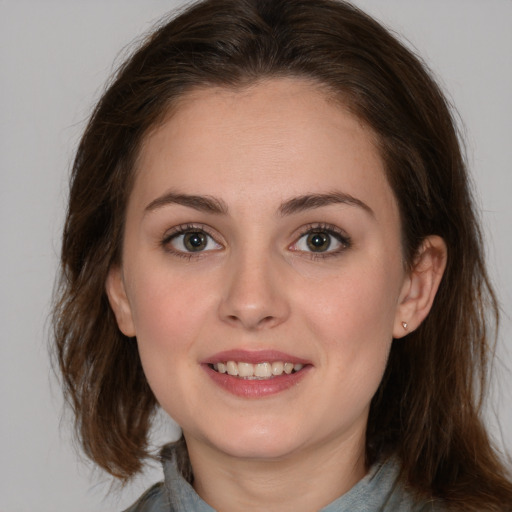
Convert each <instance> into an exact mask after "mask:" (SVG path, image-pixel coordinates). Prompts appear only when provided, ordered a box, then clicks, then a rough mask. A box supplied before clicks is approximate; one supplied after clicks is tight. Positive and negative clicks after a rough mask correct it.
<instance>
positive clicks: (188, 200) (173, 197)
mask: <svg viewBox="0 0 512 512" xmlns="http://www.w3.org/2000/svg"><path fill="white" fill-rule="evenodd" d="M170 204H181V205H183V206H188V207H189V208H193V209H194V210H198V211H201V212H205V213H215V214H219V215H225V214H227V213H228V207H227V205H226V203H224V201H222V200H221V199H217V198H216V197H212V196H195V195H189V194H178V193H176V192H167V193H166V194H164V195H163V196H160V197H157V198H156V199H155V200H153V201H151V203H149V204H148V205H147V206H146V208H145V211H146V212H150V211H154V210H158V209H159V208H162V207H163V206H167V205H170Z"/></svg>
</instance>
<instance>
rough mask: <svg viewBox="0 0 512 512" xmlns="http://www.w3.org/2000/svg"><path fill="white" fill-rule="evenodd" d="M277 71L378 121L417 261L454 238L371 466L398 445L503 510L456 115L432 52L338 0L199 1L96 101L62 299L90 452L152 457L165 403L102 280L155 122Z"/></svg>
mask: <svg viewBox="0 0 512 512" xmlns="http://www.w3.org/2000/svg"><path fill="white" fill-rule="evenodd" d="M280 76H286V77H303V78H309V79H312V80H314V81H316V82H317V83H320V84H322V85H323V86H326V87H327V88H328V90H329V91H331V92H332V93H334V94H335V95H336V96H337V97H339V98H340V99H341V101H342V102H343V103H344V104H345V105H346V106H347V107H348V108H349V109H350V110H351V111H352V112H353V113H354V114H355V115H357V116H358V117H359V118H360V119H361V120H362V121H363V122H364V123H366V124H367V125H368V126H369V127H371V128H372V130H373V131H374V133H375V134H376V138H377V140H378V145H379V149H380V151H381V154H382V157H383V160H384V162H385V165H386V170H387V174H388V179H389V182H390V184H391V186H392V188H393V191H394V193H395V195H396V198H397V201H398V203H399V208H400V211H401V217H402V224H403V244H404V255H405V259H406V261H407V262H408V263H411V262H412V260H413V258H414V255H415V253H416V251H417V249H418V247H419V245H420V244H421V242H422V240H423V239H424V238H425V237H426V236H428V235H432V234H435V235H439V236H441V237H442V238H443V239H444V241H445V242H446V245H447V247H448V263H447V268H446V271H445V275H444V278H443V280H442V282H441V286H440V289H439V292H438V294H437V297H436V300H435V302H434V306H433V308H432V311H431V313H430V314H429V316H428V317H427V319H426V320H425V321H424V322H423V324H422V325H421V326H420V327H419V328H418V329H417V330H416V331H414V332H412V333H410V334H409V335H408V336H407V338H406V339H404V340H400V341H398V340H396V341H394V342H393V346H392V349H391V354H390V358H389V363H388V366H387V369H386V373H385V376H384V379H383V381H382V383H381V385H380V388H379V390H378V392H377V393H376V395H375V397H374V398H373V401H372V404H371V411H370V417H369V423H368V430H367V459H368V463H372V462H374V461H375V460H377V459H378V458H380V457H384V456H387V455H389V454H392V453H394V454H397V455H398V457H399V458H400V460H401V462H402V466H403V471H402V478H403V479H404V481H405V482H407V483H408V484H409V485H410V486H411V487H412V488H413V489H414V490H416V491H417V492H418V493H419V494H422V495H423V496H427V497H432V498H439V499H442V500H445V502H446V503H447V504H448V505H450V506H453V508H455V509H460V510H475V511H476V510H503V506H504V505H508V504H509V503H512V484H511V482H510V477H509V475H508V474H507V473H506V470H505V468H504V466H503V464H502V462H501V461H500V459H499V456H498V455H497V453H496V451H495V450H494V449H493V447H492V446H491V443H490V441H489V437H488V435H487V433H486V430H485V428H484V426H483V424H482V421H481V412H480V406H481V404H482V399H483V396H484V392H485V388H486V380H487V370H488V365H489V362H490V361H489V359H490V358H491V357H492V354H493V346H494V339H495V337H494V333H493V331H492V329H490V332H489V327H488V326H489V325H494V323H497V304H496V300H495V296H494V294H493V291H492V289H491V286H490V284H489V280H488V277H487V273H486V270H485V266H484V261H483V251H482V239H481V233H480V230H479V226H478V222H477V219H476V217H475V211H474V207H473V204H472V198H471V193H470V188H469V185H468V177H467V173H466V168H465V163H464V160H463V156H462V154H461V150H460V145H459V141H458V135H457V132H456V129H455V123H454V121H453V119H452V117H451V114H450V109H449V106H448V105H447V102H446V100H445V99H444V97H443V95H442V93H441V92H440V90H439V88H438V86H437V85H436V84H435V82H434V81H433V80H432V78H431V77H430V75H429V73H428V72H427V71H426V68H425V66H424V65H423V64H422V63H421V62H420V60H419V59H418V58H417V57H416V56H414V55H413V54H412V53H411V52H410V51H409V50H407V49H406V48H405V47H404V46H403V45H402V44H401V43H399V42H398V41H397V40H396V39H395V38H394V37H393V36H391V35H390V33H389V32H388V31H386V30H385V29H384V28H383V27H382V26H380V25H379V24H378V23H377V22H375V21H374V20H373V19H372V18H370V17H368V16H367V15H365V14H364V13H362V12H361V11H360V10H358V9H357V8H355V7H353V6H352V5H350V4H349V3H346V2H342V1H333V0H206V1H203V2H200V3H197V4H195V5H193V6H191V7H189V8H188V9H187V10H185V11H184V12H183V13H182V14H181V15H180V16H179V17H177V18H175V19H173V20H171V21H170V22H166V23H164V24H162V25H161V26H160V27H159V28H158V29H157V30H156V31H155V32H154V33H153V34H152V35H151V36H150V37H149V38H148V39H147V40H146V41H145V42H144V43H143V45H142V46H141V47H140V48H139V49H138V50H137V51H136V52H135V53H134V54H133V55H132V56H131V58H130V59H129V60H128V61H127V62H126V63H125V64H124V65H123V66H122V67H121V68H120V70H119V71H118V73H117V75H116V77H115V79H114V80H113V82H112V83H111V84H110V86H109V87H108V89H107V90H106V92H105V93H104V95H103V97H102V98H101V100H100V101H99V103H98V105H97V107H96V109H95V110H94V112H93V114H92V117H91V119H90V121H89V124H88V126H87V128H86V130H85V133H84V135H83V138H82V140H81V142H80V145H79V147H78V151H77V154H76V159H75V162H74V165H73V173H72V177H71V190H70V196H69V209H68V214H67V220H66V224H65V228H64V235H63V244H62V274H61V282H60V288H59V292H58V297H57V300H56V306H55V310H54V325H55V339H56V346H57V354H58V361H59V365H60V369H61V372H62V375H63V381H64V386H65V392H66V396H67V397H68V399H69V401H70V403H71V405H72V407H73V410H74V412H75V415H76V427H77V430H78V433H79V435H80V438H81V440H82V444H83V448H84V450H85V453H86V454H87V455H88V456H89V457H90V458H92V459H93V460H94V461H95V462H96V463H97V464H99V465H100V466H101V467H103V468H104V469H106V470H107V471H109V472H110V473H111V474H113V475H115V476H117V477H120V478H122V479H128V478H129V477H131V476H132V475H133V474H135V473H136V472H137V471H139V469H140V468H141V464H142V459H143V458H144V457H145V456H147V433H148V429H149V427H150V424H151V418H152V414H153V413H154V411H155V410H156V407H157V404H156V400H155V397H154V396H153V394H152V392H151V390H150V389H149V386H148V384H147V382H146V379H145V376H144V374H143V371H142V367H141V363H140V360H139V356H138V353H137V346H136V343H135V341H134V340H133V339H128V338H126V337H124V336H123V335H122V334H121V332H120V331H119V329H118V328H117V324H116V321H115V318H114V315H113V313H112V311H111V309H110V306H109V303H108V300H107V297H106V294H105V280H106V276H107V273H108V270H109V268H110V267H111V265H112V264H114V263H116V262H119V260H120V258H121V254H120V251H121V244H122V237H123V220H124V214H125V207H126V203H127V198H128V195H129V193H130V190H131V185H132V181H133V174H134V168H135V166H136V160H137V155H138V152H139V149H140V147H141V144H142V142H143V140H144V137H145V135H146V134H147V132H148V130H149V129H150V128H152V127H154V126H155V125H156V124H158V123H159V122H161V121H162V119H163V116H164V115H165V114H166V113H168V112H169V109H170V108H171V107H172V106H173V105H175V104H176V103H177V102H179V99H180V98H181V97H182V96H183V95H184V94H186V93H187V91H190V90H191V89H192V88H195V87H208V86H226V87H242V86H244V85H247V84H251V83H254V82H256V81H258V80H261V79H264V78H269V77H280ZM489 313H490V314H489ZM489 322H490V323H489Z"/></svg>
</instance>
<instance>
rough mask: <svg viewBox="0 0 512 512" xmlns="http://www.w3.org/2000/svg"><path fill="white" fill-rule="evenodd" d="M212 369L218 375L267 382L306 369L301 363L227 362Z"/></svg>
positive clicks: (212, 366)
mask: <svg viewBox="0 0 512 512" xmlns="http://www.w3.org/2000/svg"><path fill="white" fill-rule="evenodd" d="M210 367H211V368H212V369H213V370H215V371H216V372H218V373H226V374H228V375H231V376H233V377H239V378H242V379H247V380H266V379H272V378H274V377H279V376H280V375H283V374H285V375H291V374H292V373H296V372H299V371H300V370H302V368H303V367H304V365H303V364H300V363H295V364H294V363H290V362H284V361H274V362H272V363H270V362H262V363H256V364H253V363H248V362H236V361H226V362H223V363H216V364H212V365H210Z"/></svg>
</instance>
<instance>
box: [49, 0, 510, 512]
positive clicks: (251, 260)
mask: <svg viewBox="0 0 512 512" xmlns="http://www.w3.org/2000/svg"><path fill="white" fill-rule="evenodd" d="M62 265H63V281H62V287H61V292H60V300H59V302H58V304H57V307H56V309H55V320H56V323H55V326H56V340H57V347H58V352H59V358H60V359H59V360H60V365H61V370H62V373H63V377H64V383H65V386H66V391H67V393H68V396H69V397H70V398H71V400H72V404H73V406H74V409H75V413H76V418H77V427H78V430H79V433H80V436H81V439H82V442H83V446H84V449H85V452H86V453H87V454H88V455H89V456H90V457H91V458H92V459H93V460H94V461H95V462H96V463H97V464H98V465H99V466H101V467H103V468H104V469H106V470H107V471H109V472H110V473H111V474H113V475H115V476H117V477H119V478H121V479H124V480H126V479H128V478H130V477H131V476H132V475H134V474H135V473H136V472H137V471H139V470H140V468H141V465H142V460H143V458H144V457H146V456H147V453H146V446H147V445H146V438H147V433H148V429H149V427H150V424H151V418H152V415H153V414H154V412H155V410H156V408H157V406H161V407H162V408H163V409H164V410H165V411H166V412H167V413H169V414H170V415H171V416H172V417H173V418H174V419H175V420H176V421H177V422H178V423H179V425H180V426H181V427H182V430H183V437H182V440H181V441H180V442H178V443H176V444H173V445H168V446H167V447H166V448H165V449H164V450H163V452H162V458H163V461H164V472H165V476H166V480H165V483H164V484H161V485H157V486H156V487H154V488H153V489H151V490H150V491H148V493H147V494H146V495H145V496H144V497H142V498H141V500H140V501H139V502H138V503H137V504H135V505H134V507H133V508H132V510H137V511H140V510H151V511H161V510H162V511H163V510H212V508H213V509H216V510H223V511H229V510H252V509H253V508H254V509H256V508H257V509H261V508H265V509H268V510H294V511H300V510H304V511H308V510H320V509H322V510H325V511H334V510H336V511H338V510H427V509H428V510H431V509H438V510H445V509H446V510H449V509H453V510H509V509H510V508H511V504H512V484H511V482H510V476H509V474H508V473H507V470H506V468H505V467H504V466H503V464H502V462H501V461H500V459H499V456H498V455H497V454H496V453H495V451H494V450H493V448H492V446H491V443H490V441H489V438H488V435H487V433H486V431H485V428H484V426H483V424H482V422H481V420H480V414H479V405H480V403H481V399H482V396H483V395H482V393H483V392H484V390H485V377H486V369H487V359H488V357H489V355H490V350H491V346H492V339H491V337H490V336H491V334H490V332H489V331H490V328H489V323H488V322H489V313H490V314H491V317H492V316H493V315H494V316H495V317H496V316H497V306H496V301H495V299H494V294H493V291H492V289H491V287H490V285H489V282H488V278H487V274H486V270H485V266H484V262H483V257H482V248H481V237H480V232H479V227H478V224H477V221H476V219H475V214H474V211H473V206H472V200H471V194H470V190H469V188H468V182H467V176H466V170H465V167H464V162H463V157H462V155H461V152H460V148H459V143H458V139H457V133H456V131H455V128H454V123H453V121H452V118H451V115H450V112H449V109H448V107H447V104H446V101H445V100H444V98H443V96H442V94H441V93H440V91H439V89H438V87H437V86H436V84H435V83H434V82H433V81H432V79H431V78H430V77H429V75H428V73H427V72H426V70H425V69H424V67H423V65H422V64H421V63H420V62H419V60H418V59H417V58H416V57H415V56H413V55H412V54H411V53H410V52H409V51H408V50H406V49H405V48H404V47H403V46H402V45H401V44H400V43H398V42H397V41H396V39H394V38H393V37H392V36H391V35H390V34H389V33H388V32H387V31H386V30H384V29H383V28H382V27H381V26H379V25H378V24H377V23H376V22H375V21H374V20H372V19H371V18H369V17H367V16H366V15H364V14H363V13H362V12H360V11H359V10H357V9H355V8H354V7H352V6H351V5H350V4H347V3H344V2H332V1H329V0H314V1H299V0H293V1H290V0H288V1H285V0H278V1H275V0H274V1H262V0H260V1H258V0H244V1H240V0H230V1H227V0H226V1H206V2H201V3H198V4H197V5H195V6H192V7H191V8H189V9H188V10H187V11H185V12H183V13H182V14H181V15H180V16H179V17H178V18H176V19H175V20H171V21H170V22H168V23H167V24H164V25H163V26H162V27H161V28H159V29H158V30H157V31H156V32H155V33H154V34H153V35H152V36H151V37H150V38H149V39H148V40H147V41H146V42H145V43H144V45H143V46H142V47H141V48H140V49H139V50H137V52H135V53H134V55H133V56H132V57H131V58H130V59H129V60H128V61H127V62H126V64H125V65H124V66H123V67H122V68H121V70H120V71H119V73H118V75H117V76H116V79H115V80H114V82H113V83H112V84H111V85H110V87H109V89H108V90H107V91H106V93H105V94H104V96H103V98H102V99H101V100H100V102H99V104H98V106H97V108H96V110H95V112H94V113H93V116H92V118H91V120H90V122H89V125H88V127H87V129H86V132H85V134H84V136H83V138H82V141H81V144H80V146H79V149H78V152H77V156H76V159H75V164H74V171H73V176H72V186H71V193H70V200H69V212H68V218H67V222H66V226H65V231H64V239H63V249H62ZM491 330H492V329H491ZM157 404H158V405H157ZM106 433H108V435H107V436H106ZM299 489H300V492H298V490H299Z"/></svg>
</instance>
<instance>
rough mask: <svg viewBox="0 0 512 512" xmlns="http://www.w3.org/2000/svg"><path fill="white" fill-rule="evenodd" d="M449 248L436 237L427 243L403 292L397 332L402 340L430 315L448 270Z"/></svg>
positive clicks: (416, 260)
mask: <svg viewBox="0 0 512 512" xmlns="http://www.w3.org/2000/svg"><path fill="white" fill-rule="evenodd" d="M446 258H447V249H446V244H445V243H444V240H443V239H442V238H441V237H439V236H436V235H432V236H428V237H427V238H425V240H423V243H422V244H421V246H420V248H419V250H418V252H417V254H416V256H415V258H414V261H413V265H412V268H411V270H410V272H409V275H408V276H407V277H406V279H405V281H404V284H403V286H402V290H401V293H400V298H399V303H398V307H397V311H396V316H395V324H394V329H393V337H394V338H402V337H403V336H405V335H406V334H409V333H410V332H412V331H414V330H415V329H417V328H418V327H419V325H420V324H421V322H423V320H424V319H425V317H426V316H427V315H428V313H429V311H430V309H431V307H432V304H433V302H434V298H435V296H436V293H437V290H438V288H439V284H440V283H441V279H442V277H443V273H444V269H445V268H446Z"/></svg>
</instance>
